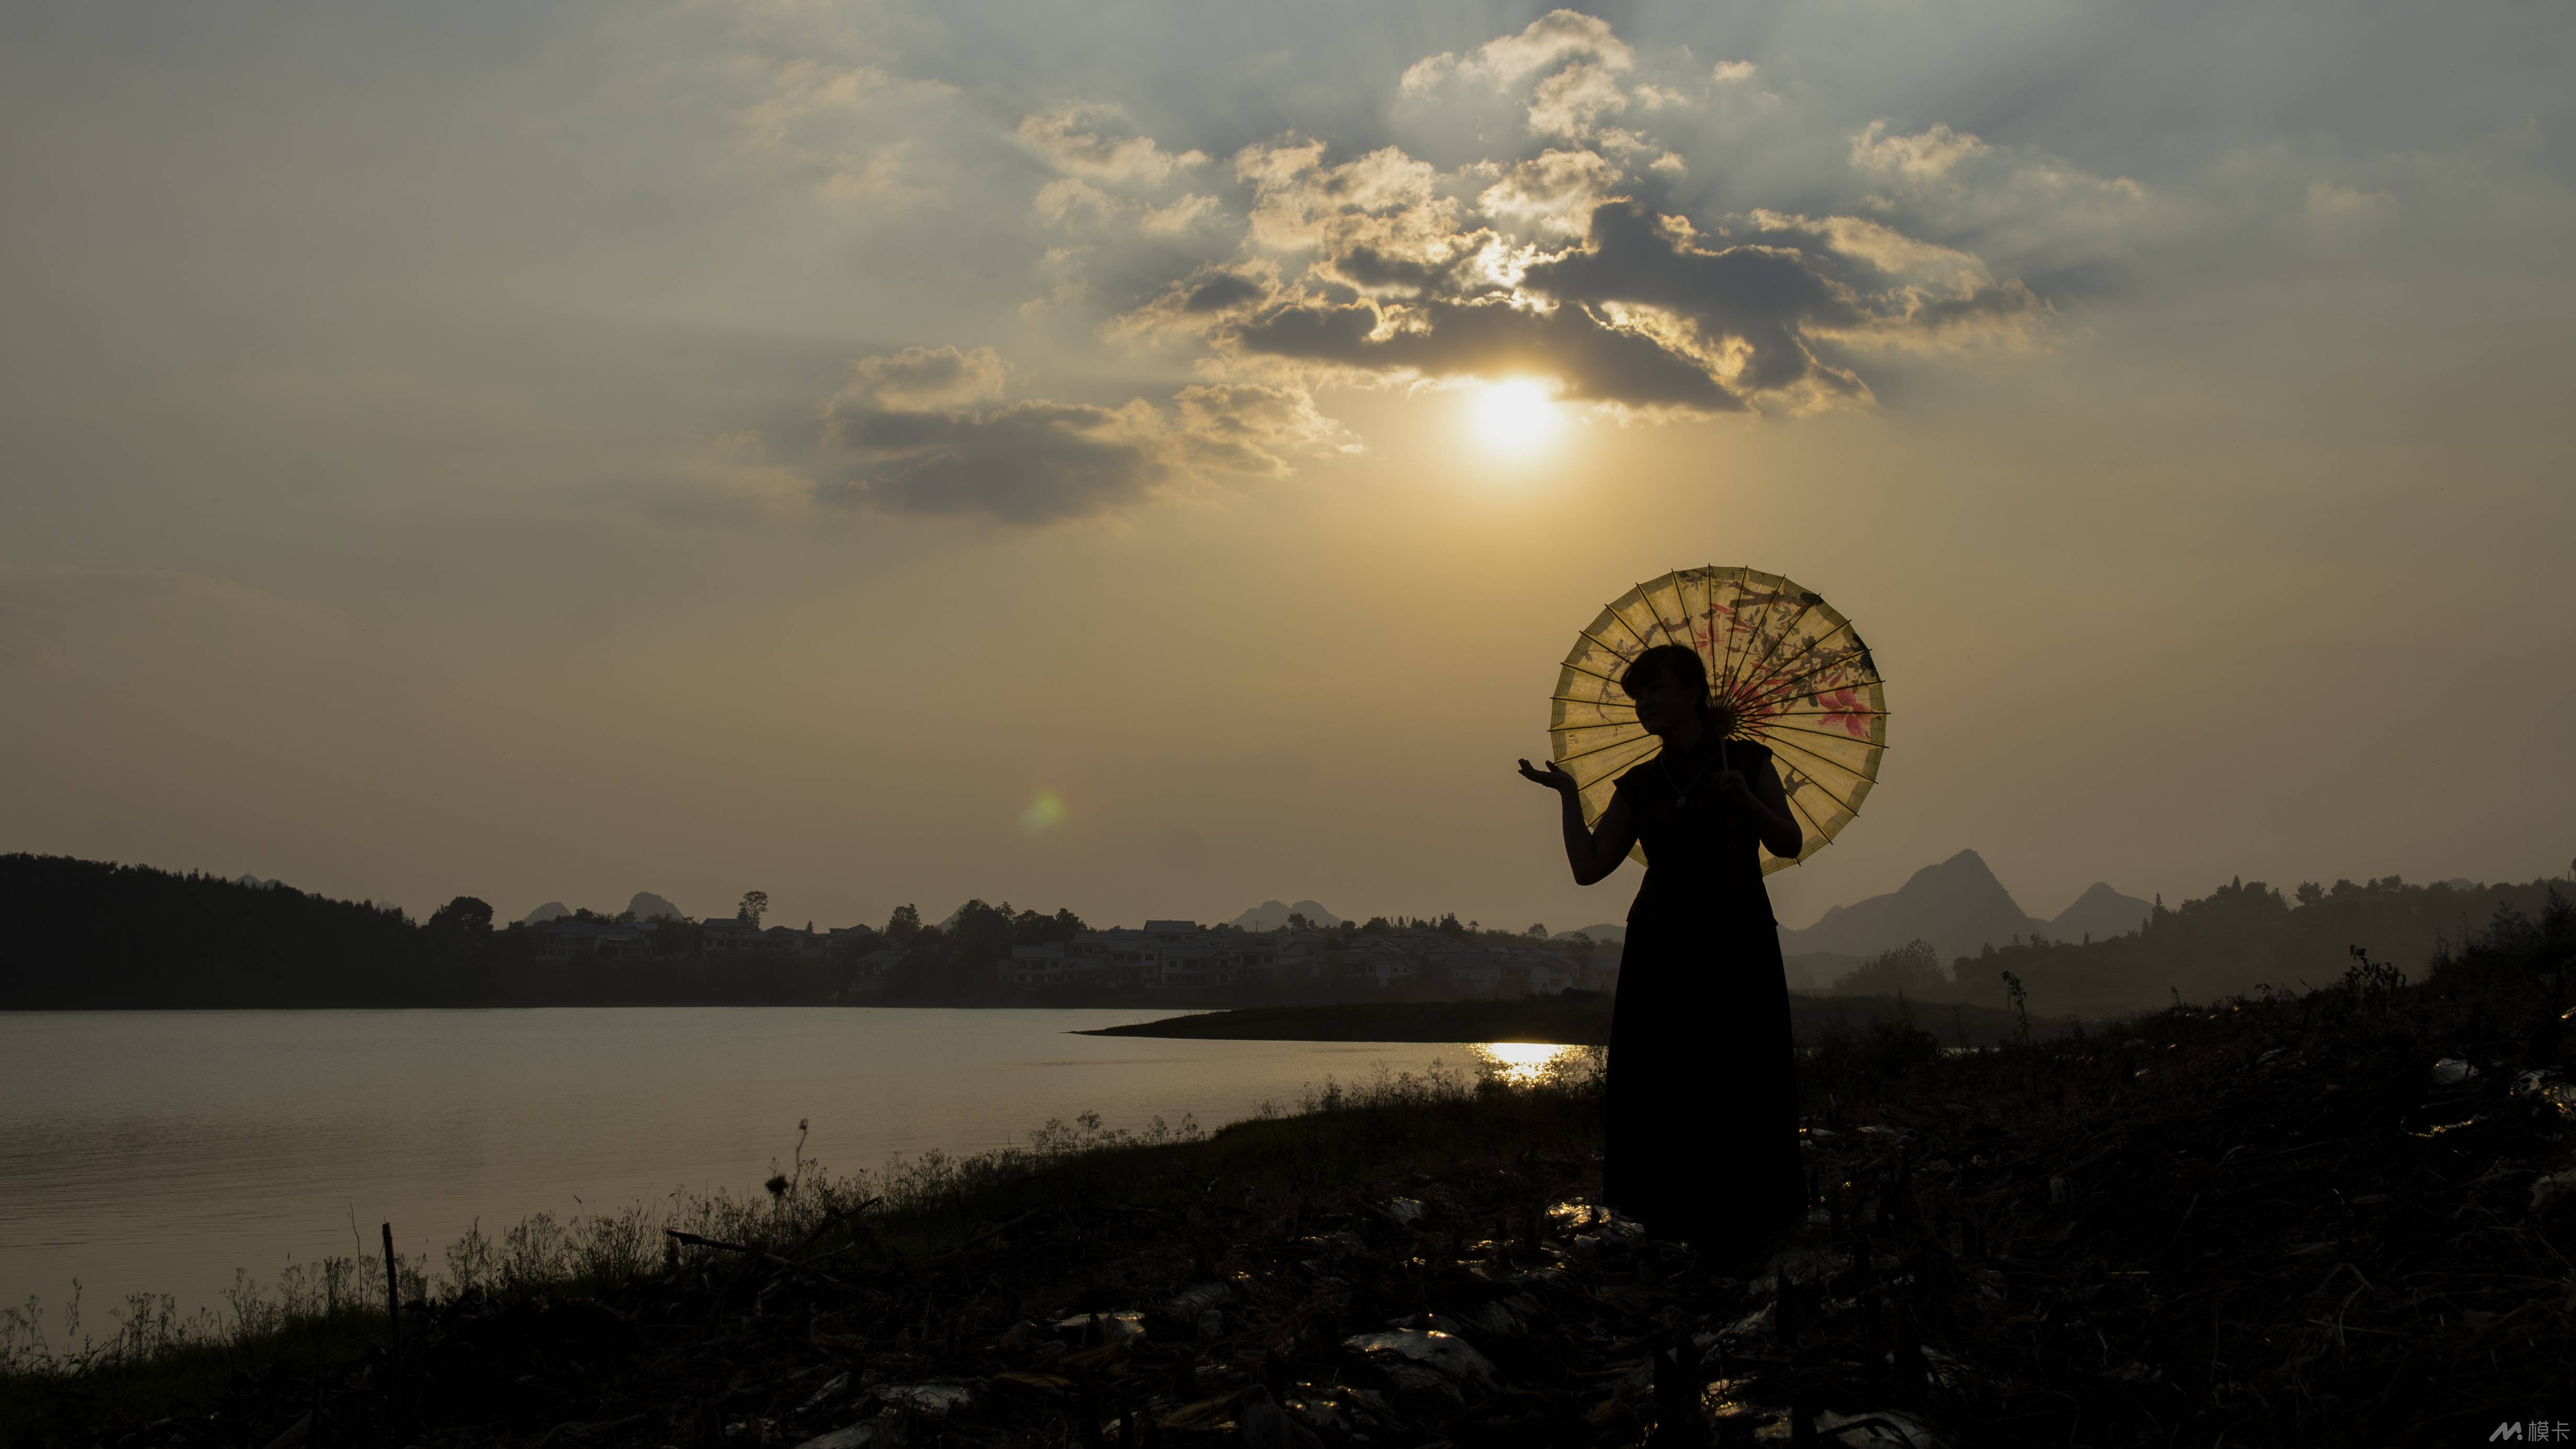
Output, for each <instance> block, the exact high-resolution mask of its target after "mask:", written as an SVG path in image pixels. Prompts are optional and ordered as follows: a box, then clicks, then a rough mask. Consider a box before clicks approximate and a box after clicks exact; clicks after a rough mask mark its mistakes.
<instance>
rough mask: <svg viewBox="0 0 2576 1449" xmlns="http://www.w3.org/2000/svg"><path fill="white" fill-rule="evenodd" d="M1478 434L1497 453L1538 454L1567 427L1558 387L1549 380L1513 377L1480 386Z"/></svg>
mask: <svg viewBox="0 0 2576 1449" xmlns="http://www.w3.org/2000/svg"><path fill="white" fill-rule="evenodd" d="M1474 414H1475V425H1476V436H1477V438H1478V439H1479V440H1480V441H1482V442H1483V443H1484V445H1485V446H1486V447H1487V448H1489V449H1491V450H1493V451H1494V452H1496V453H1502V454H1507V455H1520V454H1526V453H1534V452H1536V451H1538V450H1539V449H1540V448H1542V447H1545V446H1546V445H1547V443H1548V442H1549V441H1550V440H1551V439H1553V438H1555V436H1556V435H1557V434H1558V433H1559V432H1560V431H1562V430H1563V429H1564V427H1565V413H1564V410H1563V409H1562V408H1559V407H1558V406H1557V405H1556V389H1555V388H1554V387H1553V386H1552V385H1550V384H1549V383H1548V382H1547V381H1546V380H1545V379H1542V378H1535V377H1510V378H1505V379H1503V380H1502V381H1500V382H1489V383H1486V384H1485V385H1484V386H1483V387H1481V388H1479V389H1477V392H1476V399H1475V403H1474Z"/></svg>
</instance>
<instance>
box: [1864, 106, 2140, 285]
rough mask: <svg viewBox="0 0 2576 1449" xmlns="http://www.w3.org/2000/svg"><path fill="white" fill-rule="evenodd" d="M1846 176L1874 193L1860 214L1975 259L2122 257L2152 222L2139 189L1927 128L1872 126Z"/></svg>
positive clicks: (2058, 261) (2025, 150) (2049, 261)
mask: <svg viewBox="0 0 2576 1449" xmlns="http://www.w3.org/2000/svg"><path fill="white" fill-rule="evenodd" d="M1850 159H1851V165H1852V169H1853V170H1854V171H1856V172H1859V173H1860V174H1861V175H1863V176H1865V177H1867V178H1869V179H1871V180H1872V181H1874V182H1876V183H1878V185H1879V189H1878V190H1877V191H1875V192H1873V193H1871V194H1869V195H1868V196H1865V197H1864V198H1863V199H1862V200H1863V204H1864V205H1866V206H1868V207H1869V208H1870V209H1872V210H1874V211H1877V212H1879V213H1881V214H1882V215H1883V216H1885V217H1888V218H1891V219H1893V220H1895V221H1896V222H1898V223H1900V224H1902V225H1903V226H1905V227H1906V228H1907V229H1908V230H1913V231H1927V232H1930V233H1933V234H1935V235H1939V236H1942V237H1945V238H1947V239H1949V240H1951V241H1953V242H1956V243H1959V244H1962V245H1968V246H1973V247H1974V248H1975V250H1976V251H1977V252H1978V254H1979V255H1981V256H1986V257H1990V258H1993V257H2004V258H2011V259H2013V260H2015V261H2018V262H2035V263H2039V264H2042V265H2063V264H2067V263H2070V262H2082V261H2090V260H2096V259H2099V258H2101V257H2104V256H2107V255H2111V254H2114V253H2117V252H2121V251H2125V250H2127V249H2128V248H2129V247H2130V246H2131V245H2133V244H2134V243H2135V241H2136V240H2137V239H2138V237H2139V236H2140V235H2141V234H2142V233H2143V232H2144V231H2145V230H2146V229H2147V228H2149V227H2150V226H2151V225H2153V224H2155V223H2157V222H2158V221H2159V220H2160V218H2159V217H2158V216H2157V214H2156V210H2155V208H2154V207H2153V206H2152V205H2151V203H2150V199H2149V197H2148V195H2147V191H2146V188H2145V187H2143V186H2140V185H2139V184H2138V183H2137V182H2135V181H2132V180H2130V179H2129V178H2127V177H2125V176H2110V177H2104V176H2096V175H2094V174H2093V173H2091V172H2089V171H2086V170H2084V169H2083V168H2082V167H2080V166H2077V165H2075V164H2074V163H2072V162H2070V161H2066V160H2064V159H2062V158H2060V157H2056V156H2051V155H2049V154H2048V153H2046V152H2044V151H2041V150H2039V149H2038V148H2036V147H2028V146H2024V147H2011V148H2007V147H2000V146H1994V145H1990V144H1988V143H1987V142H1986V141H1985V140H1984V139H1982V138H1980V137H1978V136H1976V135H1974V134H1972V133H1970V132H1966V131H1959V130H1953V129H1952V128H1950V127H1949V126H1946V125H1938V124H1935V125H1932V126H1929V127H1926V128H1925V129H1923V130H1921V131H1918V132H1915V133H1913V134H1911V135H1905V134H1899V133H1896V132H1893V131H1891V130H1889V129H1888V125H1887V123H1886V122H1885V121H1872V122H1871V123H1870V124H1869V125H1868V126H1867V127H1865V128H1864V129H1863V130H1862V131H1861V132H1860V133H1859V134H1858V135H1856V136H1854V137H1853V138H1852V143H1851V153H1850Z"/></svg>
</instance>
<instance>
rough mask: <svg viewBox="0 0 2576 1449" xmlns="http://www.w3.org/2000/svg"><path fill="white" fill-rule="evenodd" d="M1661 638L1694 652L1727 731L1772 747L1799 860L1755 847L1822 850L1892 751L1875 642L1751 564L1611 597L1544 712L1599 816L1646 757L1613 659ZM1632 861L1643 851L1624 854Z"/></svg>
mask: <svg viewBox="0 0 2576 1449" xmlns="http://www.w3.org/2000/svg"><path fill="white" fill-rule="evenodd" d="M1659 644H1679V645H1682V646H1684V647H1685V648H1689V649H1694V650H1697V651H1698V652H1699V657H1700V659H1701V661H1702V662H1704V663H1706V664H1707V665H1708V678H1709V691H1710V694H1711V695H1712V701H1711V702H1712V703H1713V704H1714V705H1715V706H1716V709H1717V719H1718V727H1719V729H1720V731H1721V738H1725V739H1745V740H1756V741H1759V742H1761V743H1762V744H1765V745H1768V746H1769V747H1770V748H1771V752H1772V756H1773V759H1774V760H1775V762H1776V763H1777V764H1778V765H1779V768H1780V783H1781V785H1782V787H1783V788H1785V789H1786V790H1787V791H1788V793H1789V809H1790V811H1791V813H1793V814H1795V815H1796V816H1797V818H1798V828H1799V829H1800V830H1801V831H1802V832H1803V833H1804V834H1805V836H1806V840H1805V842H1804V843H1803V844H1802V845H1801V846H1800V847H1799V850H1798V856H1797V860H1796V861H1792V860H1788V859H1785V858H1782V857H1778V856H1773V855H1770V854H1768V853H1767V852H1766V853H1765V854H1764V856H1763V861H1762V869H1763V870H1764V872H1765V873H1768V872H1770V871H1775V870H1778V869H1780V868H1781V867H1783V866H1787V865H1794V864H1797V863H1798V862H1800V861H1804V860H1805V859H1806V858H1807V857H1808V856H1811V855H1813V854H1815V853H1816V852H1817V851H1819V850H1822V849H1824V848H1825V843H1826V842H1827V841H1830V840H1832V839H1833V838H1834V836H1835V835H1836V834H1837V833H1839V832H1840V831H1841V830H1842V828H1843V827H1844V826H1845V825H1848V824H1850V823H1851V819H1852V817H1853V816H1854V815H1855V814H1858V813H1859V811H1860V802H1861V801H1863V800H1865V799H1867V798H1868V797H1869V788H1870V786H1871V785H1873V784H1875V783H1877V780H1878V761H1879V756H1880V755H1882V754H1883V753H1885V752H1886V749H1887V691H1886V689H1885V687H1884V686H1883V685H1882V684H1881V683H1880V681H1879V677H1878V666H1877V665H1876V664H1875V663H1873V662H1872V661H1871V659H1870V656H1869V646H1868V645H1865V644H1863V643H1861V641H1860V636H1859V635H1858V634H1855V633H1853V632H1852V626H1851V621H1850V620H1849V619H1846V618H1844V617H1843V616H1842V615H1841V614H1840V613H1838V612H1836V611H1835V610H1834V608H1833V606H1832V605H1830V604H1827V603H1826V602H1825V601H1824V599H1823V597H1822V596H1820V595H1818V594H1817V593H1815V592H1814V591H1813V590H1810V589H1804V588H1801V587H1799V586H1798V585H1796V584H1794V583H1791V582H1790V581H1789V580H1787V579H1784V578H1782V577H1780V576H1779V575H1778V574H1766V573H1762V572H1759V571H1758V570H1754V569H1748V568H1715V567H1711V568H1699V569H1682V570H1679V571H1677V572H1674V573H1669V574H1666V575H1664V576H1663V577H1662V578H1659V579H1656V580H1655V581H1653V582H1652V583H1644V584H1639V585H1637V586H1636V587H1635V588H1633V589H1630V590H1629V591H1628V592H1626V593H1624V594H1622V595H1620V596H1619V598H1618V599H1617V600H1616V601H1615V602H1613V603H1612V604H1611V605H1610V606H1609V607H1608V608H1605V609H1603V610H1602V611H1601V615H1600V617H1599V618H1596V619H1594V620H1593V621H1592V622H1591V623H1590V624H1588V625H1586V626H1585V627H1584V630H1583V632H1582V633H1581V634H1580V635H1578V636H1576V638H1575V641H1574V648H1573V649H1572V650H1571V651H1570V652H1568V653H1567V654H1566V656H1565V667H1564V668H1563V669H1562V670H1561V671H1560V672H1559V673H1558V675H1557V679H1556V693H1555V695H1554V697H1553V698H1552V700H1551V702H1550V706H1549V712H1548V736H1549V739H1550V740H1551V741H1552V742H1553V744H1554V747H1555V758H1556V763H1557V764H1558V765H1560V766H1562V767H1563V768H1565V769H1566V770H1568V771H1571V772H1572V773H1573V775H1574V778H1575V780H1576V782H1577V783H1579V784H1580V785H1581V786H1582V792H1583V818H1584V821H1585V822H1586V823H1587V824H1597V823H1598V822H1599V821H1600V819H1601V812H1602V811H1604V810H1606V809H1608V808H1609V806H1610V787H1611V783H1612V782H1613V781H1614V780H1616V779H1617V778H1618V777H1619V775H1620V773H1621V772H1622V771H1624V770H1626V769H1627V768H1628V767H1629V766H1631V765H1634V764H1636V763H1638V762H1639V761H1641V760H1644V759H1647V758H1649V757H1651V756H1652V755H1653V754H1654V753H1655V751H1656V749H1657V748H1658V746H1657V744H1656V741H1655V737H1654V736H1653V735H1650V734H1648V733H1646V730H1645V726H1643V725H1641V724H1639V723H1638V722H1637V710H1636V706H1634V705H1633V704H1631V703H1629V701H1628V696H1627V694H1626V693H1625V692H1624V691H1622V690H1621V689H1620V688H1619V674H1620V671H1622V670H1624V669H1626V668H1627V667H1628V662H1629V661H1630V660H1632V659H1635V658H1636V657H1637V656H1638V655H1639V654H1642V653H1644V652H1645V651H1646V650H1648V649H1651V648H1653V647H1655V646H1656V645H1659ZM1631 854H1632V855H1633V856H1634V857H1635V858H1636V859H1639V860H1643V859H1644V858H1645V855H1644V852H1643V849H1642V848H1640V849H1639V850H1637V851H1634V852H1631Z"/></svg>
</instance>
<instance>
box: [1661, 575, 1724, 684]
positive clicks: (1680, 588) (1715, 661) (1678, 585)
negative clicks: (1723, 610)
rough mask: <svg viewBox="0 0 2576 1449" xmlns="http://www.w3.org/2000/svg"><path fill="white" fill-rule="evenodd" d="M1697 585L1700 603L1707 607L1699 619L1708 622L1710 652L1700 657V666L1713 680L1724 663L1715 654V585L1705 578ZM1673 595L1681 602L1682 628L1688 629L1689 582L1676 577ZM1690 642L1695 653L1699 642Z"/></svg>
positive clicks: (1689, 615) (1694, 630)
mask: <svg viewBox="0 0 2576 1449" xmlns="http://www.w3.org/2000/svg"><path fill="white" fill-rule="evenodd" d="M1698 583H1699V596H1700V602H1701V603H1702V604H1704V605H1706V606H1707V607H1706V608H1705V609H1704V611H1703V612H1702V614H1701V617H1702V618H1705V619H1707V620H1708V643H1709V650H1710V652H1709V653H1706V654H1702V655H1700V664H1701V665H1702V667H1704V668H1705V669H1706V670H1707V672H1708V677H1709V678H1710V679H1715V678H1717V676H1718V674H1719V672H1720V671H1719V666H1720V665H1722V664H1723V663H1724V662H1725V661H1724V660H1721V659H1719V658H1718V657H1717V654H1716V652H1715V651H1716V649H1717V619H1716V617H1715V616H1716V614H1717V584H1716V581H1715V580H1712V579H1709V578H1706V577H1702V578H1701V579H1699V580H1698ZM1673 593H1674V594H1675V596H1677V597H1678V598H1680V600H1681V604H1682V624H1683V625H1684V627H1688V626H1689V624H1690V617H1691V612H1690V581H1689V580H1688V579H1687V578H1684V577H1681V576H1678V575H1677V576H1676V578H1675V581H1674V583H1673ZM1691 632H1692V634H1693V635H1697V634H1698V632H1699V631H1698V630H1696V629H1693V630H1691ZM1691 642H1692V648H1693V649H1694V651H1696V649H1697V648H1698V642H1699V641H1698V640H1697V639H1696V638H1694V639H1693V640H1692V641H1691Z"/></svg>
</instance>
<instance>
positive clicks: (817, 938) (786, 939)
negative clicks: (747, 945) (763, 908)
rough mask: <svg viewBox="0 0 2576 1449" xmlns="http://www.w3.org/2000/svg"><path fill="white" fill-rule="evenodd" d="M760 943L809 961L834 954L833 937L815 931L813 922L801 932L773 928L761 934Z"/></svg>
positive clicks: (809, 922)
mask: <svg viewBox="0 0 2576 1449" xmlns="http://www.w3.org/2000/svg"><path fill="white" fill-rule="evenodd" d="M760 941H761V944H762V945H764V946H767V947H768V948H769V949H770V950H772V951H778V952H782V953H784V954H787V955H790V956H802V957H804V958H806V959H807V960H809V961H820V960H822V959H824V958H825V957H827V956H830V955H831V954H832V938H831V936H830V935H828V934H826V933H824V932H822V931H817V930H815V929H814V923H813V922H812V921H807V922H806V923H805V929H804V930H801V931H799V930H795V929H792V928H790V927H787V926H772V927H770V928H769V929H768V930H766V931H763V932H761V933H760Z"/></svg>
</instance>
